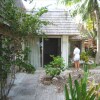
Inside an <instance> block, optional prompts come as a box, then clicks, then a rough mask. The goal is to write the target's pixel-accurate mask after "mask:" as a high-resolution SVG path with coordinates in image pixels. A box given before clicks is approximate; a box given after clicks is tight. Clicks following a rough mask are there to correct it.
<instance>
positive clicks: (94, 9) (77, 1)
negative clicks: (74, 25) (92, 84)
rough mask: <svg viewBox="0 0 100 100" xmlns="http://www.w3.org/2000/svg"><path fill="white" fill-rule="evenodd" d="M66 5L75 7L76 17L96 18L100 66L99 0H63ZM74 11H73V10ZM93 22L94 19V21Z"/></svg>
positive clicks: (99, 62) (97, 57)
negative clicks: (78, 15)
mask: <svg viewBox="0 0 100 100" xmlns="http://www.w3.org/2000/svg"><path fill="white" fill-rule="evenodd" d="M62 1H63V2H64V3H65V4H66V5H70V6H71V5H74V15H77V14H80V15H81V16H82V19H83V20H86V19H87V18H89V17H90V18H92V17H95V19H96V22H97V23H96V25H97V26H96V27H97V28H96V29H97V30H96V31H97V54H96V63H97V64H100V39H99V38H100V23H99V22H100V9H99V0H62ZM72 10H73V9H72ZM92 20H93V19H92Z"/></svg>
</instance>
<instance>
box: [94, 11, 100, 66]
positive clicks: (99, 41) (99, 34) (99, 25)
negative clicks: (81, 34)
mask: <svg viewBox="0 0 100 100" xmlns="http://www.w3.org/2000/svg"><path fill="white" fill-rule="evenodd" d="M96 20H97V54H96V60H95V62H96V64H100V15H99V10H98V9H97V10H96Z"/></svg>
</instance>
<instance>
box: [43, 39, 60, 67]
mask: <svg viewBox="0 0 100 100" xmlns="http://www.w3.org/2000/svg"><path fill="white" fill-rule="evenodd" d="M43 43H44V44H43V65H46V64H48V63H50V62H51V61H52V57H50V55H54V56H58V55H59V56H60V55H61V38H47V39H44V40H43Z"/></svg>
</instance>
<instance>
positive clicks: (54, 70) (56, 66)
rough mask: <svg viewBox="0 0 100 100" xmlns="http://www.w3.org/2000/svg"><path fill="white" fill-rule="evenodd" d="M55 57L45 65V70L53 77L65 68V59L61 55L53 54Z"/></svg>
mask: <svg viewBox="0 0 100 100" xmlns="http://www.w3.org/2000/svg"><path fill="white" fill-rule="evenodd" d="M51 57H52V58H53V61H51V62H50V63H49V64H47V65H45V71H46V74H47V75H50V76H52V77H54V76H57V75H59V74H60V73H61V71H62V70H63V69H64V66H65V64H64V60H63V58H62V57H60V56H56V57H54V56H51Z"/></svg>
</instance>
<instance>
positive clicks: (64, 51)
mask: <svg viewBox="0 0 100 100" xmlns="http://www.w3.org/2000/svg"><path fill="white" fill-rule="evenodd" d="M68 51H69V37H68V36H62V38H61V56H62V57H63V59H64V62H65V67H66V68H67V67H68V55H69V54H68V53H69V52H68Z"/></svg>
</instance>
